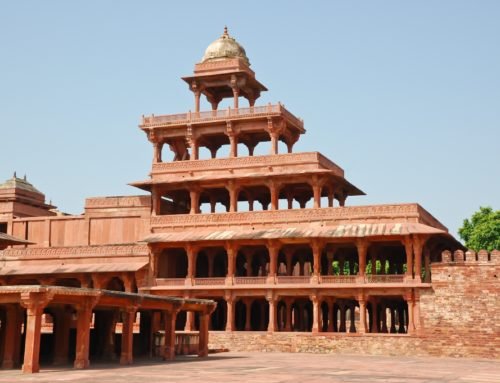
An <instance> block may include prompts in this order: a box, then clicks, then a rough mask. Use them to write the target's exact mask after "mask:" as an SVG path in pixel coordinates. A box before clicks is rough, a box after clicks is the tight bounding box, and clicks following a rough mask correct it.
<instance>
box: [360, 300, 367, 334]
mask: <svg viewBox="0 0 500 383" xmlns="http://www.w3.org/2000/svg"><path fill="white" fill-rule="evenodd" d="M358 303H359V328H358V333H360V334H364V333H366V332H367V327H368V326H367V325H366V301H365V297H364V296H363V295H360V296H359V297H358Z"/></svg>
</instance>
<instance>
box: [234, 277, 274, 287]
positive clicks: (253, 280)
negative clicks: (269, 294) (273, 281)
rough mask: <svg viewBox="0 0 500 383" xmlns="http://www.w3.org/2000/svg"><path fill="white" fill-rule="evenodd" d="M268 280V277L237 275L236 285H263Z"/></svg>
mask: <svg viewBox="0 0 500 383" xmlns="http://www.w3.org/2000/svg"><path fill="white" fill-rule="evenodd" d="M266 281H267V277H235V278H234V284H235V285H262V284H265V283H266Z"/></svg>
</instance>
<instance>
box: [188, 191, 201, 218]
mask: <svg viewBox="0 0 500 383" xmlns="http://www.w3.org/2000/svg"><path fill="white" fill-rule="evenodd" d="M189 198H190V201H191V210H190V211H189V214H198V213H199V212H200V206H199V205H200V191H199V190H197V189H192V190H190V191H189Z"/></svg>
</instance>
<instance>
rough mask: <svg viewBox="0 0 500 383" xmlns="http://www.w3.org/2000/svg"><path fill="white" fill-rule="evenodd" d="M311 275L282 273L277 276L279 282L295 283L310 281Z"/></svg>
mask: <svg viewBox="0 0 500 383" xmlns="http://www.w3.org/2000/svg"><path fill="white" fill-rule="evenodd" d="M310 282H311V277H310V276H287V275H282V276H278V277H276V283H277V284H295V283H310Z"/></svg>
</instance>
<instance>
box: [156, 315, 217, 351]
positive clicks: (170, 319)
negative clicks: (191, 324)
mask: <svg viewBox="0 0 500 383" xmlns="http://www.w3.org/2000/svg"><path fill="white" fill-rule="evenodd" d="M178 312H179V308H177V307H174V308H173V309H172V311H170V312H169V311H165V312H164V313H163V315H164V319H165V344H164V347H165V348H164V350H163V360H173V359H174V358H175V321H176V319H177V313H178ZM207 325H208V322H207ZM207 331H208V327H207ZM200 336H201V321H200Z"/></svg>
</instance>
